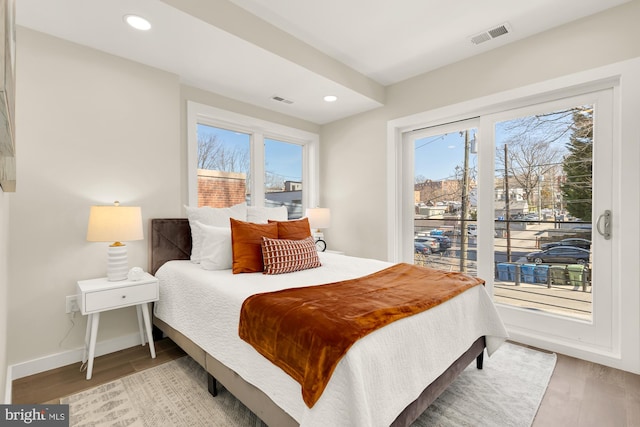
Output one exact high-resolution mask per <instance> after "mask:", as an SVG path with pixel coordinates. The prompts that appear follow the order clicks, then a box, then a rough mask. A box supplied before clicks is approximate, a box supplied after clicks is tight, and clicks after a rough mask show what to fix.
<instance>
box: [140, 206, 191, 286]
mask: <svg viewBox="0 0 640 427" xmlns="http://www.w3.org/2000/svg"><path fill="white" fill-rule="evenodd" d="M150 253H151V256H150V257H149V258H150V259H149V263H150V265H149V271H150V273H151V274H156V271H157V270H158V269H159V268H160V267H161V266H162V264H164V263H165V262H167V261H171V260H174V259H189V258H190V257H191V228H190V227H189V220H188V219H187V218H155V219H152V220H151V250H150Z"/></svg>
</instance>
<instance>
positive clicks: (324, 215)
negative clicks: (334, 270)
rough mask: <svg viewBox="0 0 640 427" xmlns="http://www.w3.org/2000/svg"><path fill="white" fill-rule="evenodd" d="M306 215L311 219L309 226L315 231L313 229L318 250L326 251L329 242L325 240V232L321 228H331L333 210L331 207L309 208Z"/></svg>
mask: <svg viewBox="0 0 640 427" xmlns="http://www.w3.org/2000/svg"><path fill="white" fill-rule="evenodd" d="M306 216H307V218H308V219H309V227H310V228H311V229H312V230H313V229H315V231H312V232H311V233H312V235H313V238H314V240H315V241H316V246H317V247H318V250H320V251H322V252H324V250H325V249H326V248H327V244H326V243H325V241H324V234H323V233H322V231H320V229H321V228H329V225H331V211H330V210H329V208H308V209H307V210H306Z"/></svg>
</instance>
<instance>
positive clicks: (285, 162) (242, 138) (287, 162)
mask: <svg viewBox="0 0 640 427" xmlns="http://www.w3.org/2000/svg"><path fill="white" fill-rule="evenodd" d="M198 135H199V136H200V135H215V136H216V137H217V138H218V140H219V141H220V142H221V143H222V144H224V145H225V146H229V147H234V146H235V147H238V146H239V147H243V148H244V149H246V150H249V142H250V140H251V137H250V135H249V134H246V133H241V132H235V131H231V130H226V129H221V128H216V127H212V126H206V125H201V124H199V125H198ZM265 163H266V170H267V172H270V173H273V174H275V175H278V176H279V177H281V178H282V179H283V180H285V181H301V180H302V146H301V145H297V144H291V143H285V142H281V141H277V140H273V139H266V138H265Z"/></svg>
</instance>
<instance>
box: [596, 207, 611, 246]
mask: <svg viewBox="0 0 640 427" xmlns="http://www.w3.org/2000/svg"><path fill="white" fill-rule="evenodd" d="M602 219H604V229H603V230H600V221H601V220H602ZM596 230H598V233H600V234H601V235H602V236H604V239H605V240H609V239H611V211H610V210H606V211H604V213H603V214H601V215H600V216H599V217H598V220H597V221H596Z"/></svg>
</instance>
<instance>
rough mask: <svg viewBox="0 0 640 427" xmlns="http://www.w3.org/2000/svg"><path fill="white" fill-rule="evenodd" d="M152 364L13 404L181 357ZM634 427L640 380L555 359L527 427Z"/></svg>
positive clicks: (103, 366) (145, 359) (118, 357)
mask: <svg viewBox="0 0 640 427" xmlns="http://www.w3.org/2000/svg"><path fill="white" fill-rule="evenodd" d="M156 353H157V357H156V359H151V358H150V357H149V349H148V347H142V346H137V347H133V348H130V349H126V350H122V351H119V352H116V353H112V354H108V355H105V356H101V357H97V358H96V359H95V362H94V368H93V378H92V379H91V380H89V381H87V380H85V375H84V373H81V372H79V368H80V363H77V364H73V365H69V366H65V367H62V368H58V369H54V370H51V371H47V372H43V373H40V374H36V375H32V376H30V377H25V378H21V379H18V380H16V381H14V382H13V403H15V404H31V403H58V402H59V399H60V398H61V397H64V396H68V395H70V394H73V393H76V392H79V391H82V390H85V389H88V388H91V387H95V386H97V385H99V384H103V383H106V382H109V381H113V380H115V379H118V378H121V377H123V376H125V375H129V374H131V373H134V372H138V371H141V370H143V369H147V368H150V367H153V366H156V365H159V364H162V363H165V362H168V361H170V360H173V359H176V358H178V357H181V356H183V355H184V352H183V351H182V350H181V349H180V348H178V347H177V346H176V345H175V344H174V343H173V342H172V341H171V340H169V339H166V338H165V339H163V340H160V341H157V342H156ZM547 426H550V427H556V426H562V427H591V426H593V427H596V426H597V427H603V426H607V427H632V426H640V375H634V374H631V373H628V372H624V371H620V370H617V369H613V368H608V367H605V366H601V365H597V364H595V363H591V362H585V361H583V360H579V359H575V358H572V357H568V356H563V355H558V362H557V365H556V368H555V371H554V373H553V376H552V377H551V381H550V383H549V387H548V389H547V392H546V394H545V396H544V399H543V400H542V404H541V405H540V409H539V410H538V414H537V415H536V419H535V420H534V423H533V427H547Z"/></svg>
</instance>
